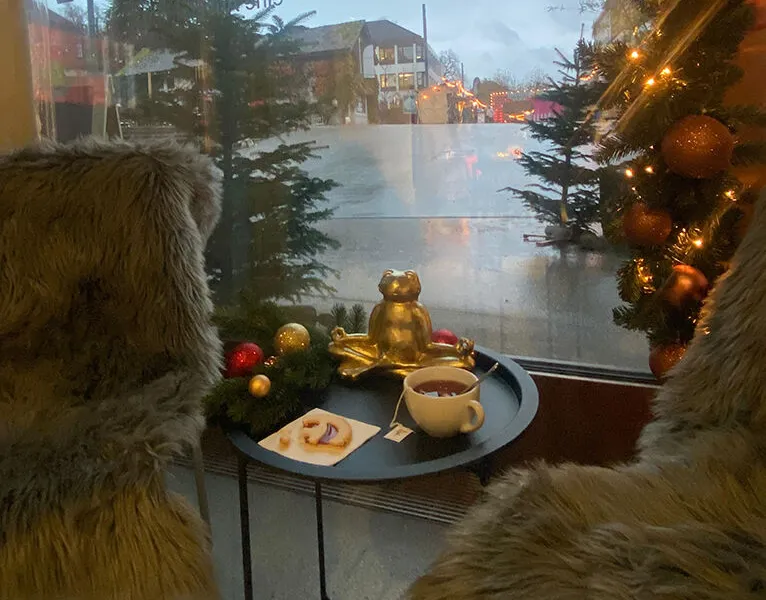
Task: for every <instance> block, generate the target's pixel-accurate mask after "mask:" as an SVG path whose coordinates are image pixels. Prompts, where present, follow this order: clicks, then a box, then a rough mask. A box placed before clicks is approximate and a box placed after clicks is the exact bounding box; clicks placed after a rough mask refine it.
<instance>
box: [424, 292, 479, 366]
mask: <svg viewBox="0 0 766 600" xmlns="http://www.w3.org/2000/svg"><path fill="white" fill-rule="evenodd" d="M413 315H414V317H415V319H416V320H417V323H418V328H417V333H418V347H420V348H423V356H424V359H425V360H424V363H423V364H424V365H434V366H435V365H438V364H442V363H444V364H445V365H451V366H458V367H462V368H468V369H472V368H473V367H474V366H475V362H474V359H473V349H474V342H473V341H472V340H469V339H466V338H460V339H459V340H458V341H457V343H456V344H442V343H439V342H434V341H432V340H431V335H432V333H433V325H432V323H431V315H430V314H429V312H428V309H427V308H426V307H425V306H423V305H422V304H420V303H419V302H418V303H416V306H415V308H414V309H413Z"/></svg>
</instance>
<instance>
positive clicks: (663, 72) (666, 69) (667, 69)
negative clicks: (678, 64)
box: [660, 67, 673, 76]
mask: <svg viewBox="0 0 766 600" xmlns="http://www.w3.org/2000/svg"><path fill="white" fill-rule="evenodd" d="M672 72H673V71H671V70H670V67H665V68H664V69H662V71H660V75H665V76H667V75H670V74H671V73H672Z"/></svg>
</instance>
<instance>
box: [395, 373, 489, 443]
mask: <svg viewBox="0 0 766 600" xmlns="http://www.w3.org/2000/svg"><path fill="white" fill-rule="evenodd" d="M476 381H477V378H476V375H474V374H473V373H471V372H470V371H466V370H465V369H459V368H457V367H425V368H423V369H418V370H417V371H414V372H412V373H410V374H409V375H408V376H407V377H406V378H405V379H404V401H405V403H406V404H407V410H409V412H410V415H411V416H412V418H413V419H414V420H415V422H416V423H417V424H418V425H419V426H420V428H421V429H422V430H423V431H425V432H426V433H427V434H428V435H430V436H431V437H437V438H446V437H452V436H455V435H457V434H459V433H471V432H472V431H476V430H477V429H479V427H481V426H482V425H483V424H484V408H483V407H482V406H481V404H480V403H479V397H480V395H479V392H480V388H479V387H478V386H477V387H475V388H474V389H472V390H471V391H470V392H468V393H465V390H466V389H467V388H469V387H470V386H471V385H473V384H474V383H476Z"/></svg>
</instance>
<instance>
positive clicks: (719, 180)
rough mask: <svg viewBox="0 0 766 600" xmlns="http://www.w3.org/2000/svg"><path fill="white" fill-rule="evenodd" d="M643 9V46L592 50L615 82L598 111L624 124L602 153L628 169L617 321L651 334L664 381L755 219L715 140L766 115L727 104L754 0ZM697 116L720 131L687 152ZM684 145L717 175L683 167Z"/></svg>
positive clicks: (742, 155)
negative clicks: (683, 138)
mask: <svg viewBox="0 0 766 600" xmlns="http://www.w3.org/2000/svg"><path fill="white" fill-rule="evenodd" d="M635 5H636V7H637V8H638V9H640V10H641V11H643V14H644V15H645V20H646V22H647V23H649V24H650V25H651V27H650V28H649V33H648V34H646V35H645V36H644V38H643V41H642V42H641V43H640V44H638V45H637V46H636V47H629V46H626V45H624V44H620V43H616V44H611V45H608V46H604V47H601V48H599V49H598V50H597V51H596V54H595V60H596V64H597V68H598V71H599V73H600V74H601V76H602V77H603V79H604V80H605V81H607V82H609V90H608V92H607V93H606V94H605V96H604V97H603V99H602V101H601V103H600V105H599V108H601V109H604V110H608V111H611V112H612V114H613V115H614V118H615V123H614V124H613V126H612V127H611V129H610V132H609V133H608V134H607V136H606V137H605V138H604V139H603V140H601V148H600V150H599V153H598V158H599V160H600V162H601V163H602V164H610V165H614V164H617V163H621V168H622V171H623V173H624V183H625V185H624V186H623V187H624V193H623V194H622V195H621V196H620V197H618V198H616V199H615V202H614V205H615V206H614V212H615V214H616V218H617V219H618V223H619V225H620V226H619V227H616V228H615V230H617V231H618V232H619V233H618V235H617V236H616V237H617V240H616V241H622V242H626V241H627V243H628V245H629V247H630V251H631V257H630V259H629V260H628V261H627V262H626V263H625V264H624V265H623V266H622V268H621V269H620V271H619V273H618V289H619V293H620V297H621V299H622V300H623V301H624V302H625V304H624V305H623V306H620V307H618V308H616V309H615V311H614V320H615V322H616V323H617V324H618V325H621V326H623V327H625V328H627V329H630V330H636V331H642V332H644V333H646V335H647V337H648V340H649V343H650V346H651V348H652V354H651V356H650V365H651V366H652V370H653V371H654V372H655V374H656V375H658V376H659V377H662V376H663V375H664V373H665V372H666V370H667V368H669V367H670V366H672V364H673V363H675V362H677V360H680V357H681V356H682V355H683V349H684V348H685V346H686V344H688V342H689V341H690V340H691V338H692V337H693V335H694V332H695V326H696V324H697V321H698V319H699V316H700V311H701V308H702V303H703V300H704V297H705V294H706V293H707V290H708V289H709V287H712V285H714V284H715V282H716V280H718V278H719V277H721V276H722V275H723V274H724V273H725V272H726V271H727V269H728V267H729V261H730V259H731V257H732V255H733V253H734V251H735V249H736V246H737V244H738V241H739V239H740V238H741V232H742V225H743V218H744V217H745V216H746V214H747V212H748V205H747V196H748V193H749V192H748V190H746V189H744V186H743V184H742V183H740V181H738V180H737V178H736V177H735V176H734V175H733V174H732V171H731V170H730V169H728V168H727V167H728V166H730V165H728V164H724V165H723V166H720V165H719V167H720V168H719V167H715V163H716V162H718V161H720V154H721V153H718V152H717V151H716V150H715V147H716V144H722V147H725V144H726V143H727V142H726V139H725V138H726V136H727V131H726V130H728V132H730V133H731V134H733V133H735V132H736V131H737V130H738V128H741V127H743V126H748V125H764V124H766V118H765V116H764V114H763V113H761V112H760V111H759V110H758V109H757V108H755V107H752V106H727V104H726V103H725V94H726V92H727V90H728V89H729V88H730V87H731V86H732V85H733V84H735V83H736V82H737V81H739V79H740V78H741V76H742V72H741V70H740V69H739V67H737V66H736V64H735V62H734V60H735V57H736V53H737V51H738V47H739V45H740V43H741V42H742V40H743V38H744V36H745V34H746V32H747V31H748V29H749V28H750V27H751V25H752V24H753V22H754V12H753V8H752V6H751V5H750V4H749V3H748V2H747V1H746V0H694V1H692V0H684V1H683V2H676V3H664V2H659V1H656V0H640V1H639V0H636V2H635ZM690 116H692V117H694V119H695V120H694V122H695V123H696V122H699V121H700V118H701V117H702V118H704V119H703V120H705V122H706V123H708V124H709V123H712V124H713V125H714V126H715V127H718V128H719V129H722V132H723V133H722V134H721V135H719V136H718V138H716V139H713V140H711V139H706V140H702V138H690V139H689V141H688V142H687V143H686V144H685V146H686V147H685V148H684V147H682V146H680V145H679V144H677V143H676V144H674V143H673V142H674V138H675V136H676V135H678V132H679V131H680V132H681V133H682V134H683V132H684V130H685V123H689V121H688V120H685V118H688V117H690ZM713 119H714V120H713ZM682 120H683V121H682ZM719 125H720V127H719ZM715 127H714V129H715ZM695 140H696V141H695ZM700 140H701V141H700ZM731 143H733V136H732V139H731ZM709 144H712V145H710V146H709V149H708V146H707V145H709ZM729 149H730V148H729ZM679 150H680V151H681V152H682V154H683V153H685V152H687V151H689V150H691V151H697V152H698V155H699V154H702V155H704V156H705V157H706V158H705V160H708V161H712V162H711V165H712V166H711V169H710V172H702V171H700V172H699V173H696V174H694V173H691V172H690V171H689V172H687V170H688V167H684V166H681V167H679V166H678V163H677V161H678V160H679V159H678V153H679ZM724 153H725V152H724ZM717 154H719V156H717ZM732 156H733V158H732V161H731V162H732V163H733V165H735V166H736V165H743V164H748V163H754V162H755V163H757V162H763V160H764V159H765V158H766V148H765V147H764V146H763V145H762V144H759V143H748V144H739V145H737V146H736V147H734V150H733V155H732ZM724 160H725V161H726V162H728V159H724Z"/></svg>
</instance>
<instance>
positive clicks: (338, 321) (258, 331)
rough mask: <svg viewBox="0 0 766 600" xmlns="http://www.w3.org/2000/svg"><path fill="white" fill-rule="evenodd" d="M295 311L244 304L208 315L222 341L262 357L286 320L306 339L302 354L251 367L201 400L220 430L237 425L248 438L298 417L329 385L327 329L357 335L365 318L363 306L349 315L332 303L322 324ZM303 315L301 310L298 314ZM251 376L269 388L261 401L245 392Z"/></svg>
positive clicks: (332, 361)
mask: <svg viewBox="0 0 766 600" xmlns="http://www.w3.org/2000/svg"><path fill="white" fill-rule="evenodd" d="M300 312H301V309H298V308H293V307H281V306H277V305H276V304H273V303H260V302H248V301H247V298H243V301H242V303H241V304H240V306H237V307H228V308H224V309H221V310H219V311H218V312H217V314H216V316H215V317H214V322H215V324H216V325H217V326H218V328H219V332H220V335H221V337H222V338H223V339H227V340H238V341H252V342H254V343H256V344H258V345H259V346H260V347H261V349H262V350H263V351H264V353H265V354H266V356H269V357H273V356H274V353H275V348H274V336H275V334H276V332H277V330H278V329H279V328H280V327H281V326H282V325H284V324H285V323H288V322H291V321H292V322H301V321H303V322H301V324H302V325H304V326H305V327H306V328H307V329H308V330H309V334H310V337H311V341H310V344H309V347H308V348H307V349H306V350H302V351H297V352H291V353H288V354H285V355H283V356H278V357H275V358H272V359H269V360H267V361H265V362H263V363H261V364H258V365H256V366H255V367H254V368H253V370H252V373H251V374H250V375H249V376H247V377H236V378H231V379H223V380H222V381H221V382H219V383H218V384H217V385H216V386H215V388H213V390H212V391H211V393H210V394H209V395H208V396H207V398H206V399H205V407H206V412H207V415H208V418H209V419H210V421H211V422H212V423H216V424H220V425H222V426H224V427H231V426H232V425H237V426H242V427H244V428H246V429H247V430H248V433H249V434H250V435H252V436H253V437H261V436H263V435H267V434H269V433H271V432H273V431H274V430H276V429H278V428H279V427H280V426H281V425H283V424H285V423H287V422H289V421H290V420H292V419H294V418H295V417H297V416H299V415H300V414H302V413H303V412H305V411H306V409H307V408H308V407H309V405H310V404H312V403H313V401H314V400H315V399H316V397H317V396H318V395H319V394H321V393H322V392H323V391H324V390H325V389H327V387H328V386H329V385H330V384H331V383H332V381H333V379H334V377H335V374H336V367H337V362H336V361H335V359H334V358H333V357H332V356H331V355H330V353H329V351H328V345H329V343H330V337H329V335H328V333H327V330H329V329H332V327H334V326H341V327H345V328H347V330H348V331H351V332H357V331H359V330H360V329H361V328H362V327H363V326H364V324H365V323H364V322H365V320H366V314H365V311H364V308H363V307H362V306H359V305H355V306H354V307H353V308H352V310H351V311H350V312H349V311H348V310H347V309H346V308H345V306H343V305H335V306H334V307H333V310H332V311H331V313H330V315H329V320H327V326H326V327H322V326H317V324H316V323H312V322H307V321H308V320H309V319H307V318H306V317H305V316H304V318H303V319H301V318H300V317H301V315H300ZM303 312H304V314H305V310H304V311H303ZM254 375H266V376H267V377H268V378H269V380H270V381H271V389H270V391H269V393H268V394H267V395H266V396H265V397H263V398H256V397H254V396H253V395H252V394H251V393H250V391H249V388H248V385H249V382H250V378H251V377H252V376H254Z"/></svg>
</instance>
